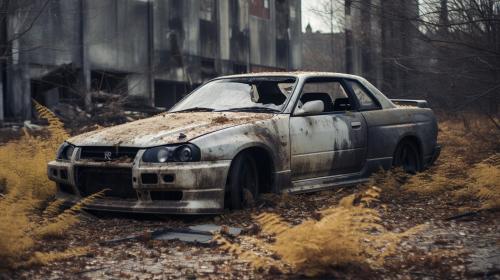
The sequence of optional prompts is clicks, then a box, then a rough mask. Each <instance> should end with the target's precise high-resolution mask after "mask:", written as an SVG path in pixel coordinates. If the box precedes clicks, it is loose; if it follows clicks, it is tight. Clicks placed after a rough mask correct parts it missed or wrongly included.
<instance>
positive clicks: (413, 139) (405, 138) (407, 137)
mask: <svg viewBox="0 0 500 280" xmlns="http://www.w3.org/2000/svg"><path fill="white" fill-rule="evenodd" d="M405 142H410V143H413V144H415V146H416V147H417V150H418V157H419V160H420V163H421V164H422V166H423V160H424V155H423V147H422V140H421V139H420V138H419V137H418V136H417V135H415V134H413V133H406V134H403V135H401V137H400V138H399V140H398V142H397V144H396V146H395V147H394V151H393V152H392V161H393V162H394V159H395V156H396V152H397V151H398V148H399V147H400V146H401V144H403V143H405Z"/></svg>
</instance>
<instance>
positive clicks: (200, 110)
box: [173, 107, 215, 113]
mask: <svg viewBox="0 0 500 280" xmlns="http://www.w3.org/2000/svg"><path fill="white" fill-rule="evenodd" d="M214 110H215V109H213V108H206V107H193V108H189V109H184V110H179V111H174V112H173V113H180V112H212V111H214Z"/></svg>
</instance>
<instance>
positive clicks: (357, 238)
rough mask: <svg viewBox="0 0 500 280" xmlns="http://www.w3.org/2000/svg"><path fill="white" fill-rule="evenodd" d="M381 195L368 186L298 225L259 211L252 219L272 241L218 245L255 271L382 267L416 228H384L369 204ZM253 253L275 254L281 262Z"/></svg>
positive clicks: (323, 271) (309, 272)
mask: <svg viewBox="0 0 500 280" xmlns="http://www.w3.org/2000/svg"><path fill="white" fill-rule="evenodd" d="M379 194H380V189H379V188H376V187H370V188H368V189H367V190H365V191H364V192H362V193H360V194H353V195H350V196H347V197H345V198H343V199H342V200H341V201H340V202H339V204H338V205H337V206H334V207H331V208H328V209H325V210H323V211H321V218H320V219H319V220H314V219H310V220H306V221H304V222H303V223H301V224H299V225H297V226H291V225H290V224H288V223H287V222H285V221H283V219H281V218H280V217H279V216H278V215H276V214H273V213H262V214H260V215H258V216H256V217H254V219H255V221H256V222H257V223H259V224H260V225H261V229H262V234H263V235H264V236H270V238H267V240H271V241H272V240H275V242H270V243H269V242H268V243H266V242H263V241H262V240H265V238H264V239H260V240H258V242H257V241H256V242H254V244H253V246H254V247H258V248H260V250H253V251H249V250H244V249H243V248H242V247H241V246H240V245H238V244H237V243H235V242H231V241H229V239H226V238H223V237H219V238H218V241H219V244H221V246H222V248H224V249H226V250H229V251H232V252H233V253H235V254H237V255H239V256H240V257H241V258H242V259H245V260H247V261H249V262H250V263H251V264H253V265H254V267H256V268H258V269H262V268H269V267H274V268H280V269H284V268H289V269H290V272H292V273H298V274H301V275H305V276H321V275H329V274H332V273H333V272H334V271H335V270H337V269H339V268H348V267H359V268H370V269H376V268H380V267H382V266H383V264H384V262H385V258H386V257H387V256H389V255H391V254H394V253H395V252H396V249H397V246H398V244H399V242H400V241H401V240H402V239H403V238H404V237H407V236H409V235H411V234H413V233H415V232H417V231H419V230H420V229H419V228H413V229H410V230H408V231H406V232H404V233H395V232H390V231H388V230H386V229H385V228H384V227H383V226H382V224H381V217H380V214H379V212H378V211H377V210H375V209H371V208H368V206H369V205H371V204H373V203H375V202H376V201H377V199H378V196H379ZM247 241H248V240H247ZM256 251H260V252H262V251H264V252H268V251H271V252H274V254H276V255H278V256H279V258H277V259H279V260H280V261H279V262H278V261H277V260H275V259H270V258H269V257H268V256H266V255H263V254H262V253H261V254H257V253H256Z"/></svg>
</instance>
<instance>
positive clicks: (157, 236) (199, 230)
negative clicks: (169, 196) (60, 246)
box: [100, 224, 241, 245]
mask: <svg viewBox="0 0 500 280" xmlns="http://www.w3.org/2000/svg"><path fill="white" fill-rule="evenodd" d="M218 232H223V233H224V234H228V235H232V236H237V235H239V234H240V233H241V229H240V228H236V227H228V226H217V225H214V224H201V225H194V226H190V227H187V228H162V229H157V230H153V231H146V232H143V233H139V234H133V235H129V236H127V237H123V238H116V239H111V240H107V241H103V242H100V244H101V245H104V244H113V243H120V242H125V241H132V240H142V241H148V240H179V241H183V242H189V243H200V244H209V243H210V242H212V240H213V237H214V234H216V233H218Z"/></svg>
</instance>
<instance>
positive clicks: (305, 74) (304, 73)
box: [217, 71, 363, 80]
mask: <svg viewBox="0 0 500 280" xmlns="http://www.w3.org/2000/svg"><path fill="white" fill-rule="evenodd" d="M266 76H267V77H272V76H281V77H283V76H291V77H297V78H308V77H325V76H327V77H336V78H349V79H356V80H361V79H363V78H361V77H360V76H356V75H350V74H344V73H335V72H315V71H296V72H257V73H246V74H236V75H228V76H222V77H218V78H217V79H224V78H244V77H266Z"/></svg>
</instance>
